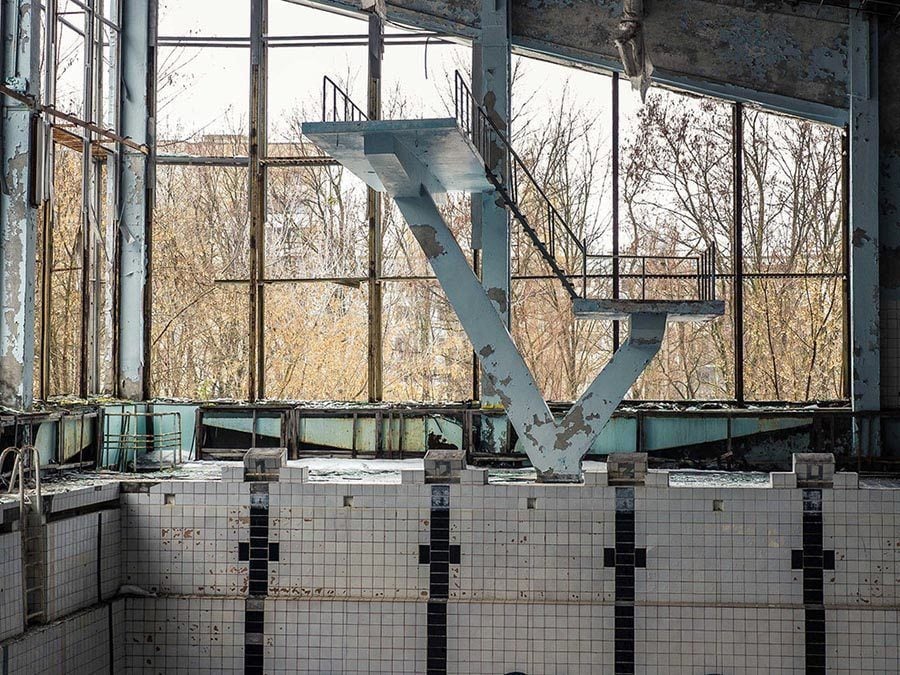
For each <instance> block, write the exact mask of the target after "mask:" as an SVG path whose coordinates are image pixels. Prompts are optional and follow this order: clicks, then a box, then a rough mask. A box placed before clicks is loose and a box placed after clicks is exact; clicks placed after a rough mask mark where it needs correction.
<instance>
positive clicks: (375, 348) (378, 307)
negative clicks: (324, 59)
mask: <svg viewBox="0 0 900 675" xmlns="http://www.w3.org/2000/svg"><path fill="white" fill-rule="evenodd" d="M381 12H383V7H379V5H378V3H376V4H375V6H374V7H373V8H372V9H371V12H370V14H369V68H368V81H369V86H368V88H367V92H368V93H367V96H366V115H368V117H369V119H370V120H377V119H381V80H382V78H381V66H382V61H383V60H384V17H383V16H382V14H381ZM366 220H367V221H368V224H369V259H368V277H369V278H368V282H367V285H368V290H369V308H368V317H369V332H368V341H367V345H368V358H367V360H366V362H367V364H368V377H367V378H366V379H367V388H368V394H369V401H370V402H373V403H374V402H376V401H381V400H382V399H383V398H384V347H383V341H384V331H383V328H382V304H383V303H382V299H383V287H382V285H381V272H382V258H383V256H382V226H381V195H380V194H379V193H378V192H376V191H375V190H373V189H372V188H368V190H367V191H366Z"/></svg>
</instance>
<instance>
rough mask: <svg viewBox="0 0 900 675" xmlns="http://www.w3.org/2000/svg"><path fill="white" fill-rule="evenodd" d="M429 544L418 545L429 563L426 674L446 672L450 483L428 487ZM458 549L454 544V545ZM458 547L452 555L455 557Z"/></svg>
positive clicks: (432, 674) (434, 674)
mask: <svg viewBox="0 0 900 675" xmlns="http://www.w3.org/2000/svg"><path fill="white" fill-rule="evenodd" d="M430 539H431V543H430V545H429V546H428V549H427V551H425V550H423V549H422V548H420V550H419V560H420V561H421V560H423V559H427V563H428V590H429V598H428V607H427V610H426V611H427V615H428V619H427V621H428V624H427V636H428V641H427V662H426V673H427V675H447V600H448V598H449V597H450V558H451V555H450V550H451V547H450V486H449V485H432V486H431V529H430ZM454 548H457V547H454ZM458 555H459V553H458V550H457V551H456V554H455V555H454V557H458Z"/></svg>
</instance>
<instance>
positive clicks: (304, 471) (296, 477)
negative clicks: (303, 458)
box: [278, 466, 309, 483]
mask: <svg viewBox="0 0 900 675" xmlns="http://www.w3.org/2000/svg"><path fill="white" fill-rule="evenodd" d="M308 480H309V467H307V466H283V467H281V468H280V469H279V470H278V481H279V482H281V483H306V482H307V481H308Z"/></svg>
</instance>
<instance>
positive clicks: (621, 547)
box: [603, 487, 647, 675]
mask: <svg viewBox="0 0 900 675" xmlns="http://www.w3.org/2000/svg"><path fill="white" fill-rule="evenodd" d="M615 517H616V521H615V524H616V530H615V548H607V549H604V551H603V564H604V566H605V567H613V568H614V569H615V575H616V576H615V582H616V583H615V610H614V611H615V633H614V659H615V674H616V675H634V595H635V594H634V578H635V573H634V570H635V568H637V567H645V566H646V564H647V551H646V549H643V548H636V547H635V527H634V522H635V518H634V488H633V487H618V488H616V516H615Z"/></svg>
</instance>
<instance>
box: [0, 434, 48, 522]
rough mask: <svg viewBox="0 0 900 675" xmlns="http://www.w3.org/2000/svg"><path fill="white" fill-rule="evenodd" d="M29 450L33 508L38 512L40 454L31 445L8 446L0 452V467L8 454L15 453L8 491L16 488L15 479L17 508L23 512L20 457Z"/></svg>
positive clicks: (22, 468)
mask: <svg viewBox="0 0 900 675" xmlns="http://www.w3.org/2000/svg"><path fill="white" fill-rule="evenodd" d="M26 452H30V454H31V462H32V467H31V469H32V472H33V473H34V501H33V502H32V503H33V504H34V510H35V512H36V513H38V514H40V513H41V509H42V506H43V504H42V499H41V454H40V452H39V451H38V449H37V448H36V447H34V446H33V445H25V446H22V447H21V448H16V447H9V448H6V449H5V450H4V451H3V452H0V468H2V467H3V461H4V460H5V459H6V456H7V455H9V454H13V455H15V459H14V460H13V465H12V473H11V474H10V479H9V489H8V493H9V494H12V493H13V490H14V489H15V488H16V479H18V483H19V508H20V509H21V510H22V511H23V512H24V509H25V461H24V459H23V457H22V454H23V453H26Z"/></svg>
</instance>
